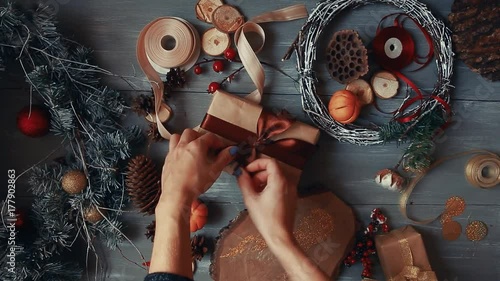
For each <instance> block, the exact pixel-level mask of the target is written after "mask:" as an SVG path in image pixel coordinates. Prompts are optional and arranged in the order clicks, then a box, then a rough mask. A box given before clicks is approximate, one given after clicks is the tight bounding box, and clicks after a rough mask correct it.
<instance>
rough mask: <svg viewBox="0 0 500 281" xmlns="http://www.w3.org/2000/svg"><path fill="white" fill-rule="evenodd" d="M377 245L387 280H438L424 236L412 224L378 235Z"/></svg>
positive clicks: (376, 238)
mask: <svg viewBox="0 0 500 281" xmlns="http://www.w3.org/2000/svg"><path fill="white" fill-rule="evenodd" d="M375 245H376V247H377V254H378V257H379V259H380V264H381V266H382V269H383V271H384V275H385V278H386V280H387V281H437V277H436V275H435V273H434V272H433V271H432V269H431V265H430V264H429V260H428V258H427V253H426V251H425V246H424V241H423V240H422V236H421V235H420V233H418V232H417V231H416V230H415V229H414V228H413V227H412V226H409V225H408V226H405V227H403V228H400V229H396V230H393V231H391V232H389V233H387V234H382V235H377V236H376V237H375Z"/></svg>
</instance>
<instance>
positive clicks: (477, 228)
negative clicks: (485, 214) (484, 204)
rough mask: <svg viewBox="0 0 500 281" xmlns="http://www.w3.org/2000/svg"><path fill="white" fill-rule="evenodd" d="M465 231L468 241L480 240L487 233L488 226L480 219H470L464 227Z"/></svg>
mask: <svg viewBox="0 0 500 281" xmlns="http://www.w3.org/2000/svg"><path fill="white" fill-rule="evenodd" d="M465 233H466V235H467V239H469V240H470V241H481V240H483V239H484V237H486V235H488V227H487V226H486V224H485V223H484V222H482V221H472V222H470V223H469V224H468V225H467V227H466V228H465Z"/></svg>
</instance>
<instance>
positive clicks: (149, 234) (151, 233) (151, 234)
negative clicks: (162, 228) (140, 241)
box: [145, 221, 156, 242]
mask: <svg viewBox="0 0 500 281" xmlns="http://www.w3.org/2000/svg"><path fill="white" fill-rule="evenodd" d="M155 232H156V221H152V222H151V223H150V224H149V225H148V226H146V233H145V235H146V238H147V239H151V242H154V241H155Z"/></svg>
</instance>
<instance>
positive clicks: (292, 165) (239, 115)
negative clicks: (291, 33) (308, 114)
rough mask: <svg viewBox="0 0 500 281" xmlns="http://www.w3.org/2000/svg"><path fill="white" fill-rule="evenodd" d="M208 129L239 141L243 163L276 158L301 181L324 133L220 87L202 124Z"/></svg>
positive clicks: (203, 129)
mask: <svg viewBox="0 0 500 281" xmlns="http://www.w3.org/2000/svg"><path fill="white" fill-rule="evenodd" d="M207 131H208V132H212V133H214V134H216V135H218V136H220V137H222V138H224V139H225V140H226V141H227V142H228V144H230V145H238V146H239V148H240V150H239V151H240V153H239V154H240V155H239V156H238V158H237V160H238V162H239V163H240V164H241V165H244V164H245V163H248V162H250V161H252V160H253V159H256V158H260V157H271V158H275V159H276V160H278V161H279V163H280V164H281V165H282V166H283V168H284V171H285V173H286V175H287V176H289V177H290V178H291V179H292V180H293V181H294V182H297V183H298V180H299V177H300V174H301V171H302V169H303V167H304V165H305V162H306V160H307V158H308V157H309V156H310V155H311V154H312V153H313V152H314V150H315V147H316V143H317V141H318V138H319V135H320V132H319V130H318V129H317V128H314V127H312V126H309V125H307V124H305V123H301V122H298V121H294V120H293V119H292V118H291V117H290V115H289V114H287V113H286V112H284V111H280V112H271V111H267V110H264V109H263V108H262V106H260V105H258V104H257V103H255V102H252V101H250V100H247V99H243V98H239V97H237V96H235V95H232V94H229V93H226V92H223V91H220V90H219V91H217V92H215V93H214V96H213V100H212V103H211V104H210V107H209V108H208V111H207V114H206V115H205V118H204V119H203V122H202V123H201V125H200V132H207Z"/></svg>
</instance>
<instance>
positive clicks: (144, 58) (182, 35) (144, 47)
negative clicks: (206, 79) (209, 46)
mask: <svg viewBox="0 0 500 281" xmlns="http://www.w3.org/2000/svg"><path fill="white" fill-rule="evenodd" d="M167 41H170V43H172V46H167V43H169V42H167ZM200 45H201V44H200V37H199V35H198V32H197V31H196V29H195V28H194V27H193V26H192V25H191V24H190V23H189V22H187V21H186V20H183V19H181V18H175V17H164V18H158V19H156V20H154V21H152V22H150V23H149V24H148V25H146V26H145V27H144V29H143V30H142V31H141V33H140V34H139V38H138V40H137V60H138V62H139V65H140V66H141V68H142V71H143V72H144V74H146V76H147V78H148V80H149V82H150V83H151V87H152V88H153V94H154V97H155V119H156V120H155V121H156V124H157V125H158V131H159V133H160V135H161V136H162V137H163V138H165V139H170V136H171V133H170V132H169V131H168V130H167V129H166V128H165V126H163V123H162V122H161V119H160V117H159V115H158V114H159V112H160V108H161V107H164V108H166V110H167V111H168V116H167V120H168V119H170V117H171V115H172V109H171V108H170V107H169V106H168V105H166V104H162V100H163V91H164V86H163V81H162V80H161V78H160V75H159V74H158V73H163V74H166V73H168V71H169V70H170V68H175V67H179V68H181V69H183V70H187V69H189V68H191V67H192V66H193V65H194V64H195V63H196V61H197V60H198V57H199V55H200V50H201V48H200Z"/></svg>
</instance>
